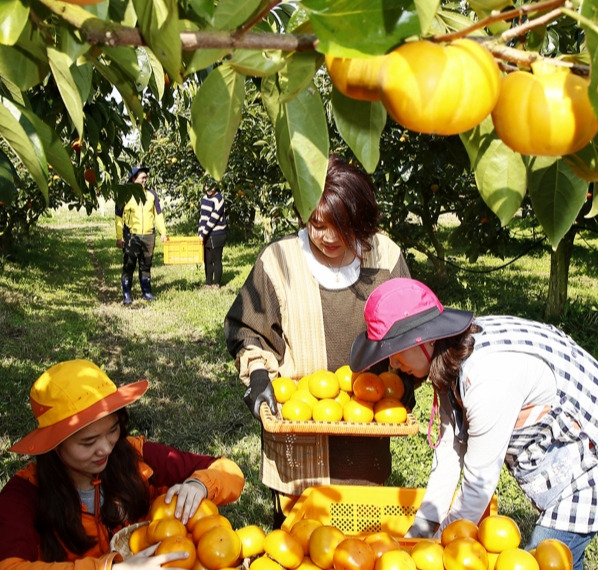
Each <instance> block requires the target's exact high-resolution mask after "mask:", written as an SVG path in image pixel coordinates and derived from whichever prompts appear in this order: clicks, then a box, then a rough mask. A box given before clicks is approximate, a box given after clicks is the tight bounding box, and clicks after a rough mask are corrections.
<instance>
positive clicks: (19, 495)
mask: <svg viewBox="0 0 598 570" xmlns="http://www.w3.org/2000/svg"><path fill="white" fill-rule="evenodd" d="M147 389H148V382H147V380H140V381H138V382H133V383H131V384H127V385H125V386H120V387H117V386H116V385H115V384H114V382H112V380H111V379H110V378H109V377H108V376H107V375H106V373H105V372H104V371H103V370H102V369H101V368H99V367H98V366H97V365H95V364H94V363H92V362H90V361H88V360H68V361H65V362H60V363H59V364H56V365H54V366H52V367H50V368H49V369H47V370H46V371H45V372H44V373H43V374H42V375H41V376H40V377H39V378H38V379H37V380H36V381H35V382H34V384H33V387H32V388H31V391H30V401H31V408H32V411H33V413H34V415H35V417H36V419H37V425H38V427H37V428H36V429H34V430H33V431H32V432H30V433H29V434H27V435H25V436H24V437H23V438H22V439H20V440H19V441H17V442H16V443H14V444H13V446H12V447H11V448H10V451H13V452H15V453H22V454H26V455H32V456H34V457H35V461H31V462H30V463H28V464H27V465H26V466H25V467H24V468H23V469H21V470H20V471H19V472H18V473H16V474H15V475H13V476H12V478H11V479H10V480H9V481H8V483H7V484H6V485H5V486H4V488H3V489H2V491H1V492H0V570H110V568H111V567H112V566H114V565H118V567H119V570H135V569H136V570H141V569H143V570H162V569H161V565H162V564H165V563H167V562H172V561H176V560H181V559H182V558H184V557H185V556H186V554H185V553H182V552H170V553H168V554H160V555H157V556H154V553H155V550H156V547H157V545H154V546H153V547H149V548H147V549H145V550H142V551H141V552H139V553H138V554H136V555H135V556H133V557H131V558H127V560H124V561H123V560H122V558H121V557H120V555H119V554H117V553H116V552H111V551H110V540H111V537H112V536H113V535H114V534H115V533H116V532H117V531H118V530H119V529H121V528H123V527H124V526H127V525H130V524H133V523H136V522H139V521H144V520H149V517H150V506H151V503H152V501H153V500H154V499H155V498H156V497H157V496H159V495H162V494H164V493H165V494H166V496H165V502H166V503H170V502H171V501H173V500H176V508H175V512H174V515H175V517H177V518H178V519H180V520H181V522H182V523H183V524H185V523H186V522H187V521H188V520H189V519H190V518H191V517H192V516H193V515H194V514H195V512H196V511H197V509H198V507H199V505H200V504H201V502H202V501H203V500H204V499H206V498H207V499H209V500H210V501H212V502H213V503H215V504H216V505H224V504H227V503H231V502H233V501H236V500H237V499H238V498H239V496H240V495H241V492H242V490H243V486H244V484H245V478H244V476H243V473H242V471H241V469H240V468H239V466H238V465H237V464H236V463H235V462H234V461H231V460H230V459H227V458H226V457H214V456H211V455H201V454H197V453H190V452H186V451H181V450H179V449H177V448H175V447H171V446H167V445H163V444H161V443H157V442H151V441H148V440H146V439H145V438H144V437H142V436H135V437H133V436H129V435H128V412H127V410H126V406H127V405H128V404H130V403H132V402H134V401H135V400H137V399H139V398H141V396H143V394H144V393H145V392H146V390H147ZM176 565H177V564H176V562H175V564H174V566H176Z"/></svg>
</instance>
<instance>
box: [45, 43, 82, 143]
mask: <svg viewBox="0 0 598 570" xmlns="http://www.w3.org/2000/svg"><path fill="white" fill-rule="evenodd" d="M48 61H49V62H50V68H51V69H52V73H53V74H54V81H56V85H57V86H58V91H60V96H61V97H62V101H63V102H64V106H65V107H66V110H67V111H68V114H69V116H70V118H71V120H72V121H73V124H74V125H75V128H76V129H77V132H78V133H79V136H80V137H83V122H84V118H85V117H84V115H83V101H81V95H80V93H79V89H78V88H77V84H76V83H75V80H74V79H73V75H72V73H71V70H70V66H71V64H72V61H71V59H70V58H69V56H68V55H67V54H66V53H63V52H61V51H58V50H56V49H54V48H48Z"/></svg>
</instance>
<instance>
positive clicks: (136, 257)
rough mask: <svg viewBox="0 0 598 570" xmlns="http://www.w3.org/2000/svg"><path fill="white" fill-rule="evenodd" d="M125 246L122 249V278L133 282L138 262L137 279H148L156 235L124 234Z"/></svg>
mask: <svg viewBox="0 0 598 570" xmlns="http://www.w3.org/2000/svg"><path fill="white" fill-rule="evenodd" d="M123 238H124V240H125V246H124V248H123V272H122V276H123V277H127V278H128V279H129V281H133V273H134V271H135V266H136V265H137V263H138V262H139V279H140V280H141V279H142V278H144V277H148V278H149V277H150V273H151V269H152V260H153V257H154V247H155V245H156V234H143V235H141V234H132V233H130V232H124V235H123Z"/></svg>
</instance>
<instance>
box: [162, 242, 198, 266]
mask: <svg viewBox="0 0 598 570" xmlns="http://www.w3.org/2000/svg"><path fill="white" fill-rule="evenodd" d="M192 263H196V264H199V263H203V244H202V243H201V242H200V241H199V237H197V236H196V237H169V238H168V241H165V242H164V265H186V264H192Z"/></svg>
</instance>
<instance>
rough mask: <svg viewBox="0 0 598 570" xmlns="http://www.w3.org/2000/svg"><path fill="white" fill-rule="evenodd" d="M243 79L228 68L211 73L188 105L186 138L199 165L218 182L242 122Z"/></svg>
mask: <svg viewBox="0 0 598 570" xmlns="http://www.w3.org/2000/svg"><path fill="white" fill-rule="evenodd" d="M244 99H245V76H243V75H241V74H239V73H236V72H235V70H234V69H232V68H231V67H230V66H229V65H221V66H219V67H217V68H216V69H214V70H212V71H211V72H210V74H209V75H208V77H207V78H206V80H205V81H204V82H203V83H202V84H201V87H200V88H199V91H198V92H197V95H195V97H194V99H193V103H192V104H191V125H190V129H189V136H190V139H191V145H192V146H193V151H194V152H195V156H197V159H198V160H199V162H200V163H201V165H202V166H203V167H204V168H205V169H206V170H207V171H208V172H209V173H210V174H211V175H212V176H213V177H214V178H215V179H216V180H220V179H221V178H222V176H223V174H224V172H225V171H226V165H227V164H228V157H229V155H230V149H231V146H232V144H233V140H234V138H235V134H236V133H237V129H238V128H239V123H240V122H241V112H242V110H243V100H244Z"/></svg>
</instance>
